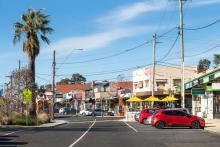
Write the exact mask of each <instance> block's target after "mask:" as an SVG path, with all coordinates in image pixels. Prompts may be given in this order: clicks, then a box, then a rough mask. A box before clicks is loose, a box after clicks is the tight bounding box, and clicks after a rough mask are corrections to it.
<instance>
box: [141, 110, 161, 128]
mask: <svg viewBox="0 0 220 147" xmlns="http://www.w3.org/2000/svg"><path fill="white" fill-rule="evenodd" d="M157 110H159V108H145V109H142V110H141V113H140V115H139V122H140V123H143V124H147V122H146V120H147V118H148V117H149V116H152V115H153V114H154V113H155V111H157Z"/></svg>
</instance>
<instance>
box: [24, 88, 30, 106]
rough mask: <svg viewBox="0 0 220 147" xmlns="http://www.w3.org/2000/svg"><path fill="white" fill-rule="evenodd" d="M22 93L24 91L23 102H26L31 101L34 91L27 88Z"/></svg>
mask: <svg viewBox="0 0 220 147" xmlns="http://www.w3.org/2000/svg"><path fill="white" fill-rule="evenodd" d="M22 93H23V102H25V103H29V102H31V97H32V91H31V90H30V89H28V88H27V89H24V90H23V92H22Z"/></svg>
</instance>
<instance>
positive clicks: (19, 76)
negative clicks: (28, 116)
mask: <svg viewBox="0 0 220 147" xmlns="http://www.w3.org/2000/svg"><path fill="white" fill-rule="evenodd" d="M20 83H21V60H19V61H18V99H17V103H18V108H17V109H18V112H19V103H20V92H21V88H20Z"/></svg>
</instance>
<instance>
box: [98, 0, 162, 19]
mask: <svg viewBox="0 0 220 147" xmlns="http://www.w3.org/2000/svg"><path fill="white" fill-rule="evenodd" d="M165 6H166V0H160V2H158V0H151V1H148V2H137V3H134V4H132V5H127V6H123V7H120V8H118V9H116V10H114V11H112V12H110V13H109V14H108V15H106V16H102V17H100V18H98V19H97V20H96V21H97V22H99V23H120V22H124V21H128V20H132V19H134V18H136V17H137V16H139V15H141V14H143V13H146V12H154V11H160V10H163V9H164V8H165Z"/></svg>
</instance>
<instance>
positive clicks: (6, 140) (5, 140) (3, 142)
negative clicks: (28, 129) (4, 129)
mask: <svg viewBox="0 0 220 147" xmlns="http://www.w3.org/2000/svg"><path fill="white" fill-rule="evenodd" d="M16 137H19V136H17V135H7V136H0V147H6V146H7V147H17V146H18V145H21V146H22V145H25V144H28V143H27V142H17V141H15V140H14V138H16Z"/></svg>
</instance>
